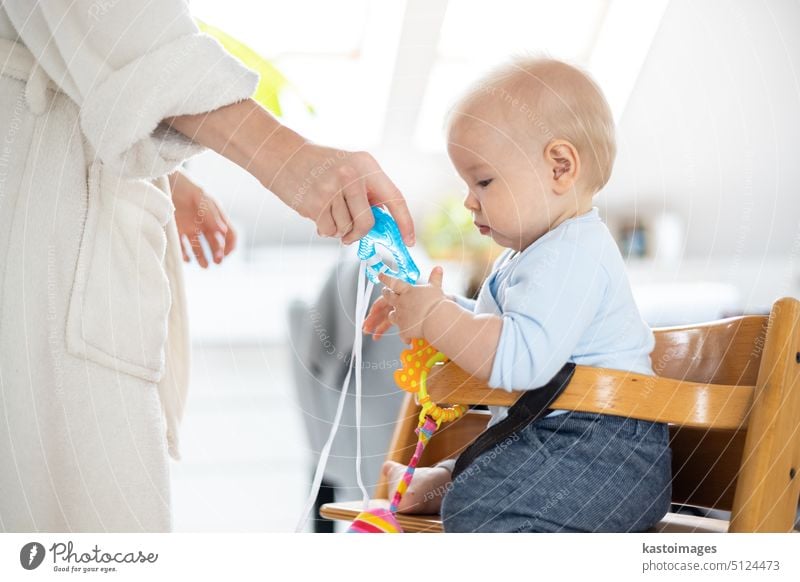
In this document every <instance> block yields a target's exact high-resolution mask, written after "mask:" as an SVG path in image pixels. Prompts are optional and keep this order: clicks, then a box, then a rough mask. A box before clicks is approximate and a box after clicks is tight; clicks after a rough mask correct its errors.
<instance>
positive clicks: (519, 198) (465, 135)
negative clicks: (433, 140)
mask: <svg viewBox="0 0 800 582" xmlns="http://www.w3.org/2000/svg"><path fill="white" fill-rule="evenodd" d="M475 117H476V118H477V119H475V118H469V117H466V116H457V117H455V118H454V121H453V122H452V124H451V125H450V128H449V131H448V148H447V152H448V155H449V156H450V160H451V161H452V162H453V165H454V166H455V168H456V171H457V172H458V173H459V175H460V176H461V178H462V179H463V180H464V181H465V182H466V184H467V187H468V191H467V196H466V198H465V199H464V206H465V207H466V208H467V209H468V210H470V211H471V212H472V216H473V220H474V222H475V226H476V227H477V228H478V229H479V230H480V232H481V234H483V235H487V236H491V237H492V239H494V241H495V242H497V243H498V244H499V245H501V246H504V247H506V248H511V249H515V250H518V251H522V250H524V249H525V248H527V247H528V246H529V245H530V244H531V243H533V242H534V241H535V240H537V239H538V238H539V237H541V236H542V235H544V234H545V233H546V232H547V231H548V230H549V227H550V224H551V223H552V221H553V218H554V217H555V216H556V215H557V214H558V213H559V212H560V209H559V208H557V206H558V204H559V200H558V197H557V196H554V195H552V194H551V193H550V190H549V188H548V186H549V182H550V179H551V176H549V173H550V171H549V169H548V167H547V165H546V164H545V160H544V145H543V144H535V143H532V142H533V140H531V139H525V138H522V139H521V138H520V133H519V132H511V131H509V130H508V129H507V128H504V127H503V125H502V123H503V122H492V121H491V120H490V119H489V118H488V117H486V116H480V115H475Z"/></svg>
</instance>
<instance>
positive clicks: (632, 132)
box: [599, 0, 800, 259]
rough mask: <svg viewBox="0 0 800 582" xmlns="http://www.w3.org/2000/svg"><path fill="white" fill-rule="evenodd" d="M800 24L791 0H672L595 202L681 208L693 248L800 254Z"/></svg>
mask: <svg viewBox="0 0 800 582" xmlns="http://www.w3.org/2000/svg"><path fill="white" fill-rule="evenodd" d="M798 32H800V3H797V2H793V1H791V0H778V1H774V2H773V1H771V2H754V1H747V0H736V1H733V2H731V1H724V0H714V1H705V0H704V1H702V2H691V1H689V0H672V1H671V2H670V4H669V6H668V7H667V10H666V12H665V14H664V17H663V20H662V23H661V27H660V29H659V31H658V33H657V35H656V37H655V39H654V41H653V45H652V47H651V50H650V53H649V55H648V56H647V59H646V60H645V63H644V65H643V68H642V71H641V74H640V77H639V79H638V81H637V83H636V86H635V88H634V91H633V93H632V95H631V97H630V100H629V102H628V107H627V109H626V110H625V113H624V115H623V118H622V120H621V122H620V124H619V128H618V138H619V146H620V147H619V156H618V158H617V163H616V167H615V171H614V175H613V177H612V181H611V183H610V184H609V186H608V188H607V190H606V194H605V195H604V196H603V198H601V199H600V200H599V201H600V202H601V203H602V204H607V205H608V208H609V209H610V210H611V209H616V208H619V207H622V208H632V207H634V206H636V207H637V208H638V209H639V210H643V209H644V210H656V211H660V210H661V209H666V210H673V211H676V212H677V213H679V214H680V215H681V216H682V217H683V218H684V220H685V222H686V248H685V256H687V257H703V258H714V259H725V258H728V259H730V258H732V257H736V258H750V259H757V258H759V257H764V256H767V255H771V256H773V257H774V256H784V257H786V258H787V259H789V257H790V255H793V256H795V258H798V255H800V35H798Z"/></svg>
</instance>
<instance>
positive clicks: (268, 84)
mask: <svg viewBox="0 0 800 582" xmlns="http://www.w3.org/2000/svg"><path fill="white" fill-rule="evenodd" d="M195 22H196V23H197V27H198V28H199V29H200V30H201V31H202V32H204V33H206V34H208V35H210V36H212V37H214V38H215V39H217V41H218V42H219V43H220V44H221V45H222V47H223V48H224V49H225V50H226V51H228V52H229V53H230V54H232V55H233V56H234V57H236V58H237V59H239V60H240V61H242V63H243V64H244V66H245V67H247V68H248V69H252V70H253V71H255V72H256V73H258V75H259V80H258V86H257V87H256V90H255V93H253V95H252V97H253V99H254V100H255V101H257V102H258V103H260V104H261V105H262V106H263V107H264V108H265V109H268V110H269V111H271V112H272V113H274V114H275V115H277V116H278V117H281V116H282V115H283V109H282V108H281V102H280V95H281V92H282V91H284V90H285V89H287V88H290V89H294V87H293V86H292V84H291V82H290V81H289V79H287V78H286V76H285V75H284V74H283V73H281V72H280V71H279V70H278V68H277V67H276V66H275V65H273V64H272V63H271V62H269V61H268V60H267V59H265V58H264V57H262V56H261V55H260V54H258V53H257V52H256V51H254V50H253V49H251V48H250V47H249V46H247V45H246V44H245V43H243V42H242V41H240V40H238V39H236V38H234V37H232V36H231V35H229V34H228V33H227V32H225V31H224V30H221V29H219V28H217V27H216V26H211V25H210V24H207V23H205V22H203V21H201V20H197V19H195ZM303 103H304V105H305V107H306V109H307V110H308V112H309V113H311V114H313V113H314V108H313V107H312V106H311V105H310V104H309V103H308V102H306V101H303Z"/></svg>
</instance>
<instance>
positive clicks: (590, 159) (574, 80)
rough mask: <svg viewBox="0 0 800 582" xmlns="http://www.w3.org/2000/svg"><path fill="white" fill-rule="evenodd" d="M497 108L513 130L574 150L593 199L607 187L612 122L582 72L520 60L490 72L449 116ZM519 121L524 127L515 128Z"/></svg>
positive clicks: (612, 146)
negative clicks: (477, 108)
mask: <svg viewBox="0 0 800 582" xmlns="http://www.w3.org/2000/svg"><path fill="white" fill-rule="evenodd" d="M498 99H499V100H500V104H501V106H502V107H503V109H504V111H505V113H506V117H507V120H508V121H510V122H513V123H514V129H522V130H524V131H525V132H526V134H527V135H528V136H529V137H534V138H538V141H543V143H542V145H545V144H546V143H547V142H549V141H551V140H553V139H564V140H566V141H568V142H570V143H571V144H572V145H574V146H575V148H576V149H577V150H578V155H579V156H580V158H581V163H582V165H583V170H584V175H583V177H582V181H583V182H584V184H585V187H586V188H587V190H588V191H589V192H590V193H592V194H594V193H596V192H597V191H598V190H600V189H601V188H602V187H603V186H605V185H606V183H607V182H608V179H609V177H610V176H611V170H612V168H613V166H614V158H615V156H616V152H617V146H616V139H615V137H614V119H613V116H612V115H611V109H610V107H609V106H608V102H607V101H606V99H605V97H604V96H603V92H602V91H601V90H600V87H598V85H597V83H595V82H594V80H592V78H591V77H590V76H589V74H588V73H586V72H584V71H582V70H581V69H579V68H577V67H574V66H572V65H569V64H567V63H565V62H562V61H558V60H555V59H550V58H540V57H520V58H516V59H514V60H512V61H510V62H508V63H507V64H505V65H501V66H500V67H498V68H496V69H494V70H492V71H491V72H489V73H488V74H487V75H486V76H484V77H482V78H481V79H479V80H478V82H477V83H476V84H475V85H474V86H473V87H472V89H471V90H469V91H468V92H467V94H466V95H464V97H462V98H461V99H460V100H459V102H458V103H457V104H456V105H455V107H454V108H453V110H452V111H456V110H459V111H462V112H463V111H465V110H469V109H472V108H473V106H476V105H489V106H492V107H496V105H497V100H498ZM520 116H522V117H523V118H524V119H525V120H526V121H527V122H526V123H523V124H522V126H521V127H520V126H519V125H517V123H518V122H519V120H520Z"/></svg>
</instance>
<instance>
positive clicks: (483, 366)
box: [423, 300, 503, 380]
mask: <svg viewBox="0 0 800 582" xmlns="http://www.w3.org/2000/svg"><path fill="white" fill-rule="evenodd" d="M502 328H503V320H502V318H501V317H500V316H497V315H489V314H475V313H472V312H471V311H467V310H466V309H464V308H463V307H461V306H460V305H459V304H457V303H456V302H455V301H451V300H445V301H442V302H440V303H439V304H437V305H436V306H435V307H434V308H433V309H431V311H430V314H429V315H428V317H427V318H426V319H425V321H424V323H423V335H424V336H425V339H426V340H428V341H429V342H430V343H431V344H433V345H434V346H436V349H438V350H439V351H440V352H442V353H443V354H445V355H446V356H447V357H448V358H450V359H451V360H453V362H455V363H456V364H457V365H458V367H459V368H461V369H462V370H464V371H465V372H467V373H468V374H469V375H470V376H473V377H475V378H477V379H479V380H488V379H489V377H490V376H491V374H492V365H493V364H494V356H495V352H496V351H497V344H498V342H499V341H500V332H501V330H502Z"/></svg>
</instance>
